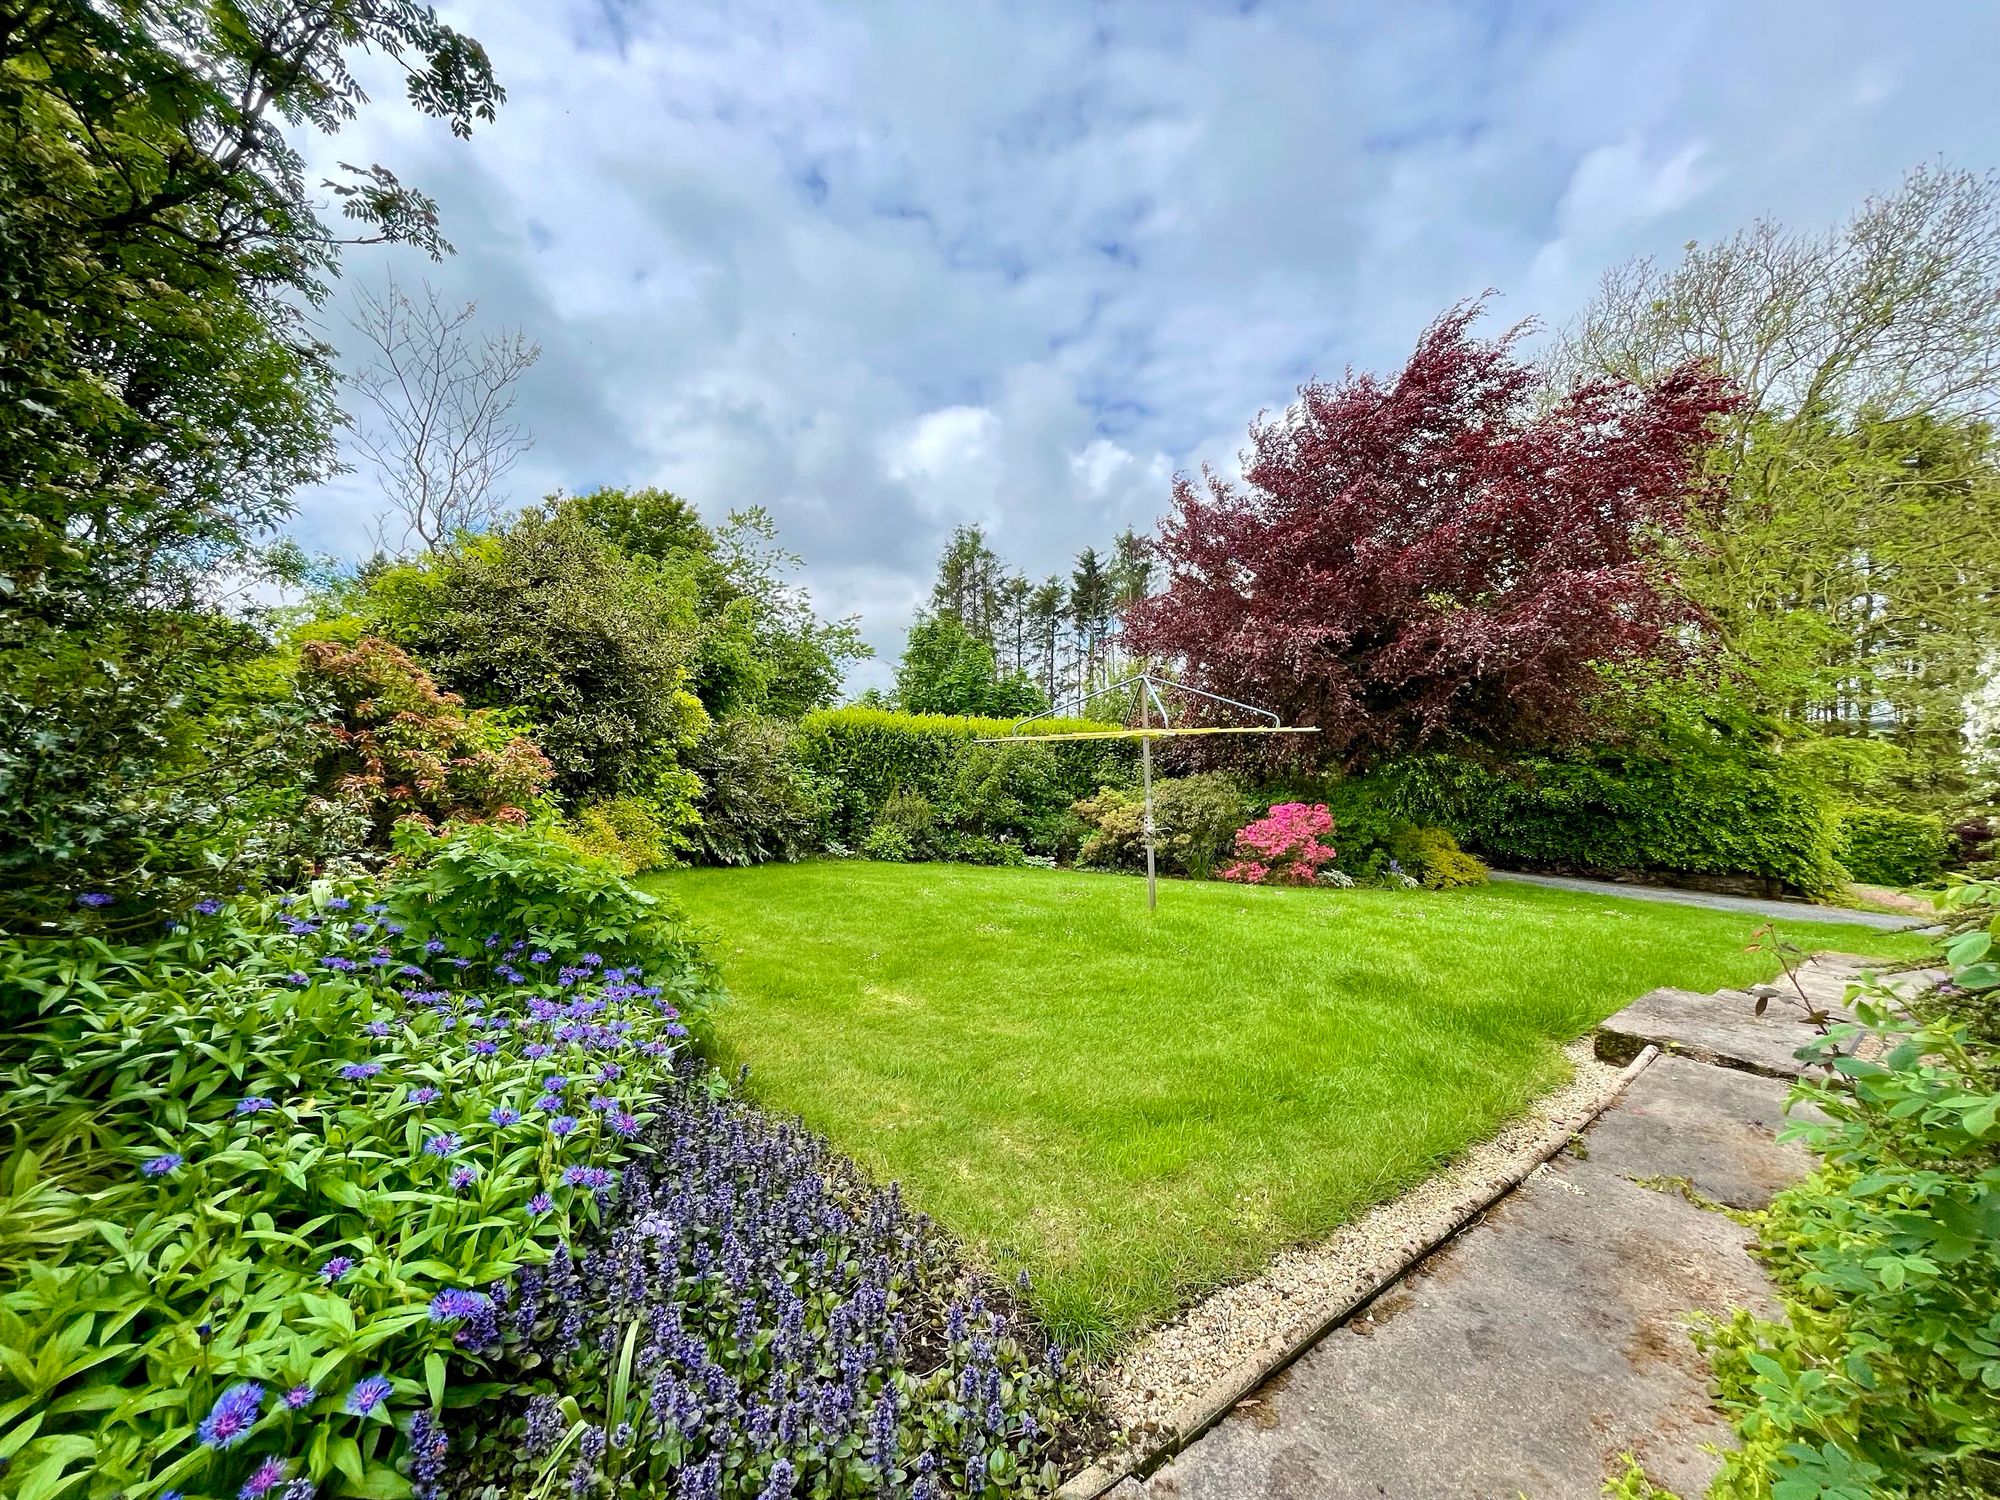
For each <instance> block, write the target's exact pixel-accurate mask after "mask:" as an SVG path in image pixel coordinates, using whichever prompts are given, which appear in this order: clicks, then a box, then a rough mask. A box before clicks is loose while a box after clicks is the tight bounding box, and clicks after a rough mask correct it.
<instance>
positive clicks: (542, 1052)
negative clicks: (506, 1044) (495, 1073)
mask: <svg viewBox="0 0 2000 1500" xmlns="http://www.w3.org/2000/svg"><path fill="white" fill-rule="evenodd" d="M555 1050H556V1049H555V1048H553V1047H551V1046H550V1045H549V1044H548V1043H547V1042H530V1043H528V1045H527V1046H525V1047H523V1048H522V1049H521V1056H523V1057H525V1058H527V1059H528V1061H529V1062H540V1061H541V1060H542V1059H543V1058H545V1057H547V1056H548V1055H549V1054H550V1053H551V1052H553V1051H555Z"/></svg>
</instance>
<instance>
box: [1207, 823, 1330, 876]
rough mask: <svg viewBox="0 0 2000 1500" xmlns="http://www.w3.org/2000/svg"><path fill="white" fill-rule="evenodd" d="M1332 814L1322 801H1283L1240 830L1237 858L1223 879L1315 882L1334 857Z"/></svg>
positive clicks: (1223, 871)
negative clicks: (1328, 837)
mask: <svg viewBox="0 0 2000 1500" xmlns="http://www.w3.org/2000/svg"><path fill="white" fill-rule="evenodd" d="M1332 832H1333V814H1332V813H1330V812H1328V811H1327V810H1326V804H1325V803H1324V802H1280V803H1279V804H1278V805H1277V806H1276V807H1274V808H1272V809H1271V810H1270V812H1268V813H1267V814H1265V815H1264V816H1263V817H1261V818H1259V819H1258V820H1257V821H1256V822H1254V823H1250V824H1246V825H1245V826H1244V827H1242V828H1239V829H1237V830H1236V859H1235V861H1234V862H1233V863H1231V864H1228V865H1225V866H1224V867H1223V868H1222V870H1221V871H1220V874H1221V876H1222V878H1223V879H1224V880H1234V881H1236V882H1237V883H1238V884H1241V885H1312V884H1313V883H1314V882H1316V881H1317V880H1318V879H1319V872H1320V870H1321V868H1322V867H1323V866H1325V865H1328V864H1331V863H1332V862H1333V855H1334V849H1333V845H1331V844H1329V843H1326V842H1325V841H1324V839H1325V836H1326V835H1327V834H1330V833H1332Z"/></svg>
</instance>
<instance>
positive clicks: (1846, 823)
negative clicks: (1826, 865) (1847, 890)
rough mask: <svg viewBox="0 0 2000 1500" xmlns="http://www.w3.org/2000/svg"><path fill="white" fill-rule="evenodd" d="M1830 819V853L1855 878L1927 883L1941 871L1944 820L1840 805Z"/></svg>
mask: <svg viewBox="0 0 2000 1500" xmlns="http://www.w3.org/2000/svg"><path fill="white" fill-rule="evenodd" d="M1834 819H1835V831H1834V852H1835V853H1836V854H1837V855H1838V856H1839V858H1840V862H1841V863H1842V864H1843V865H1845V866H1846V867H1847V873H1848V874H1850V875H1852V876H1853V877H1854V878H1855V879H1856V880H1862V881H1866V882H1867V883H1868V884H1870V885H1928V884H1929V883H1931V882H1932V881H1934V880H1936V879H1937V878H1938V877H1939V876H1940V875H1941V874H1943V873H1944V860H1945V852H1946V849H1947V845H1946V842H1945V836H1944V819H1942V818H1940V817H1938V816H1937V815H1936V814H1935V813H1906V812H1898V811H1896V809H1894V808H1893V807H1843V808H1841V809H1840V810H1839V811H1838V812H1837V813H1835V815H1834Z"/></svg>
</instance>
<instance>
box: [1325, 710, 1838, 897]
mask: <svg viewBox="0 0 2000 1500" xmlns="http://www.w3.org/2000/svg"><path fill="white" fill-rule="evenodd" d="M1381 779H1382V781H1383V783H1384V791H1385V794H1386V796H1387V798H1388V800H1389V802H1390V803H1391V804H1392V805H1393V806H1394V808H1395V810H1396V811H1397V812H1398V813H1399V814H1400V815H1401V816H1404V817H1407V818H1410V819H1412V820H1413V821H1416V822H1420V823H1438V824H1441V825H1443V826H1444V827H1446V828H1449V829H1450V830H1451V831H1452V832H1453V833H1454V834H1456V835H1457V836H1458V838H1459V840H1460V842H1462V843H1463V844H1465V845H1466V847H1467V848H1470V849H1473V850H1476V851H1478V852H1479V853H1481V854H1484V855H1486V856H1488V857H1490V858H1495V859H1500V860H1518V861H1521V862H1523V863H1526V864H1531V865H1553V866H1560V867H1564V868H1568V869H1574V870H1589V871H1604V872H1615V871H1622V870H1649V871H1661V872H1671V873H1676V874H1691V875H1748V876H1754V877H1758V878H1762V879H1766V880H1773V881H1777V882H1780V883H1781V884H1783V885H1785V886H1788V887H1790V888H1792V889H1794V890H1798V891H1803V892H1805V893H1807V894H1809V895H1818V894H1820V893H1823V892H1826V891H1830V890H1834V889H1837V888H1838V887H1839V886H1841V885H1842V884H1844V883H1845V880H1846V872H1845V871H1844V870H1843V869H1842V868H1841V865H1840V861H1839V860H1838V858H1837V857H1836V855H1835V849H1834V830H1833V821H1832V819H1831V817H1830V816H1829V814H1828V811H1827V809H1826V808H1825V806H1824V805H1823V804H1822V802H1821V800H1820V797H1819V793H1818V791H1817V789H1816V787H1815V786H1814V784H1813V783H1812V781H1811V780H1810V778H1809V777H1808V776H1807V775H1806V774H1805V772H1804V771H1803V770H1802V769H1801V768H1799V767H1795V766H1792V765H1789V764H1787V763H1786V762H1785V761H1784V760H1783V758H1782V757H1780V756H1778V755H1775V754H1772V753H1771V752H1769V751H1766V750H1763V749H1761V748H1758V747H1755V746H1751V745H1745V744H1741V743H1735V744H1732V743H1728V742H1724V741H1716V742H1713V743H1705V744H1691V745H1688V746H1685V747H1677V748H1676V749H1675V750H1674V751H1671V752H1662V753H1658V754H1651V755H1638V754H1629V753H1622V752H1618V751H1609V750H1599V751H1594V752H1590V753H1587V754H1582V755H1578V756H1574V757H1569V758H1561V759H1556V758H1540V757H1531V758H1527V759H1523V760H1518V761H1515V762H1513V763H1512V764H1510V765H1507V766H1504V767H1488V766H1483V765H1478V764H1475V763H1473V762H1471V761H1466V760H1457V759H1453V758H1450V757H1446V756H1427V757H1422V758H1417V759H1412V760H1408V761H1404V762H1402V763H1401V764H1399V765H1398V766H1396V767H1395V768H1393V769H1392V770H1391V771H1390V772H1388V773H1386V774H1385V775H1384V776H1383V777H1382V778H1381ZM1337 839H1338V834H1337V833H1336V840H1337Z"/></svg>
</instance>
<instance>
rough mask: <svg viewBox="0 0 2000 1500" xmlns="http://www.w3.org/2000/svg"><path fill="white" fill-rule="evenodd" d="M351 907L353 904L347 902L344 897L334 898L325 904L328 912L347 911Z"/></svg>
mask: <svg viewBox="0 0 2000 1500" xmlns="http://www.w3.org/2000/svg"><path fill="white" fill-rule="evenodd" d="M353 906H354V903H353V902H352V901H349V900H348V899H347V898H346V897H345V896H335V897H334V898H333V899H332V900H331V901H329V902H327V903H326V907H327V910H328V911H348V910H351V909H352V907H353Z"/></svg>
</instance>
